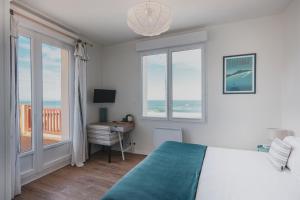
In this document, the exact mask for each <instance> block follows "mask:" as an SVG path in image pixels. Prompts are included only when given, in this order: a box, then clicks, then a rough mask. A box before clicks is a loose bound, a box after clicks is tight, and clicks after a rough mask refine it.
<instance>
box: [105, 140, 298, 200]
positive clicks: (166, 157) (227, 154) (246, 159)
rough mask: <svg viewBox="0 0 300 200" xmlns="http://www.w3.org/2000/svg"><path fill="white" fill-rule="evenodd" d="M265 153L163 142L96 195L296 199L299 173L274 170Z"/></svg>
mask: <svg viewBox="0 0 300 200" xmlns="http://www.w3.org/2000/svg"><path fill="white" fill-rule="evenodd" d="M172 152H173V153H172ZM266 155H267V154H266V153H262V152H254V151H243V150H233V149H224V148H215V147H206V146H202V145H191V144H182V143H176V142H167V143H165V144H163V145H161V146H160V147H159V148H158V149H157V150H155V151H154V152H153V153H151V154H150V155H149V156H148V157H147V158H146V159H145V160H144V161H142V162H141V163H140V164H139V165H137V166H136V167H135V168H134V169H132V170H131V171H130V172H129V173H128V174H127V175H125V176H124V177H123V178H122V179H121V180H120V181H119V182H118V183H116V184H115V185H114V186H113V187H112V189H111V190H110V191H108V192H107V194H106V195H105V196H104V197H103V198H102V199H103V200H121V199H122V200H127V199H128V200H129V199H130V200H135V199H137V200H138V199H143V200H148V199H149V200H151V199H155V200H173V199H178V200H181V199H182V200H190V199H192V200H194V199H196V200H282V199H284V200H300V179H299V178H298V177H297V176H295V175H294V174H292V173H291V172H290V171H289V170H285V171H283V172H280V171H277V170H276V169H275V168H273V166H272V165H271V163H270V162H269V161H268V159H267V157H266ZM191 160H193V162H190V161H191ZM164 161H165V162H164ZM161 163H162V164H161ZM184 164H186V165H184ZM188 166H191V167H188Z"/></svg>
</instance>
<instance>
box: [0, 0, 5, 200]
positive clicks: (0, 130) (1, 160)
mask: <svg viewBox="0 0 300 200" xmlns="http://www.w3.org/2000/svg"><path fill="white" fill-rule="evenodd" d="M4 5H5V4H4V0H0V113H1V115H0V177H1V178H0V199H4V190H5V185H4V183H5V167H6V166H5V152H6V151H5V129H4V114H3V113H4V7H5V6H4Z"/></svg>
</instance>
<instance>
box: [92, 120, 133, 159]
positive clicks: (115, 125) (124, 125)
mask: <svg viewBox="0 0 300 200" xmlns="http://www.w3.org/2000/svg"><path fill="white" fill-rule="evenodd" d="M99 125H101V126H107V127H110V130H111V132H115V133H117V134H118V137H119V143H120V148H121V152H122V159H123V160H125V156H124V152H126V151H128V150H129V149H130V150H133V142H132V138H131V135H130V132H131V131H132V130H133V129H134V123H130V122H115V121H114V122H100V123H94V124H90V125H88V129H89V130H97V126H99ZM125 133H128V139H129V146H128V147H127V148H125V149H124V148H123V142H122V136H123V139H124V134H125Z"/></svg>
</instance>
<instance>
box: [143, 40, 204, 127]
mask: <svg viewBox="0 0 300 200" xmlns="http://www.w3.org/2000/svg"><path fill="white" fill-rule="evenodd" d="M194 49H201V50H202V55H201V56H202V59H201V61H202V66H201V75H202V77H201V78H202V80H201V81H202V88H201V89H202V103H201V111H202V118H199V119H197V118H177V117H173V116H172V115H173V114H172V104H173V98H172V97H173V94H172V91H173V85H172V84H173V77H172V75H173V74H172V73H173V71H172V53H173V52H180V51H188V50H194ZM162 53H166V54H167V75H166V84H167V87H166V90H167V91H166V101H167V117H165V118H162V117H148V116H144V87H145V86H144V66H143V57H144V56H149V55H156V54H162ZM205 55H206V51H205V45H204V44H203V43H198V44H192V45H184V46H177V47H172V48H164V49H157V50H149V51H143V52H140V69H141V84H140V85H141V106H140V107H141V112H140V113H141V118H142V119H146V120H159V121H174V122H195V123H205V122H206V120H207V104H206V102H207V100H206V99H207V95H206V67H205V57H206V56H205Z"/></svg>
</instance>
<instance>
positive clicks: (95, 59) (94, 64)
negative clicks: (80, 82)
mask: <svg viewBox="0 0 300 200" xmlns="http://www.w3.org/2000/svg"><path fill="white" fill-rule="evenodd" d="M88 55H89V58H90V60H89V61H88V64H87V104H88V105H87V123H92V122H97V121H98V118H99V114H98V108H99V105H97V104H94V103H93V92H94V89H96V88H100V84H101V55H102V52H101V47H100V46H95V45H94V46H93V47H89V48H88Z"/></svg>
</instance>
